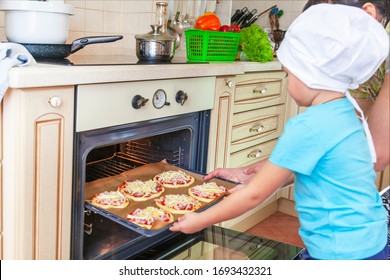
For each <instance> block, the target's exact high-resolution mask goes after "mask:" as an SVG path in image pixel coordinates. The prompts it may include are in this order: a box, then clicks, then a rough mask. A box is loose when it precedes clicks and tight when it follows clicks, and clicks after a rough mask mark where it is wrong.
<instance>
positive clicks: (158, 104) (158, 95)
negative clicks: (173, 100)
mask: <svg viewBox="0 0 390 280" xmlns="http://www.w3.org/2000/svg"><path fill="white" fill-rule="evenodd" d="M152 103H153V106H154V107H155V108H156V109H161V108H162V107H164V106H169V105H171V104H170V103H169V102H168V101H167V94H166V93H165V91H164V90H162V89H159V90H157V91H156V92H155V93H154V95H153V99H152Z"/></svg>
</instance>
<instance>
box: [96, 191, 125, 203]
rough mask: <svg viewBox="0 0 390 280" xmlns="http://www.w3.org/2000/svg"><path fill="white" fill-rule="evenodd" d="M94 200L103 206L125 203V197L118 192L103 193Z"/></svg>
mask: <svg viewBox="0 0 390 280" xmlns="http://www.w3.org/2000/svg"><path fill="white" fill-rule="evenodd" d="M94 200H96V201H97V202H98V203H100V204H104V205H120V204H122V203H124V202H125V201H126V197H125V196H124V195H123V194H122V193H120V192H119V191H105V192H102V193H100V194H99V195H98V196H96V197H95V198H94Z"/></svg>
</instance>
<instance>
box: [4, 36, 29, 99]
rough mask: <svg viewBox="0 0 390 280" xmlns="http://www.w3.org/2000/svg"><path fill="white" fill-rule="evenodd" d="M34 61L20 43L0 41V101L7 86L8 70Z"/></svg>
mask: <svg viewBox="0 0 390 280" xmlns="http://www.w3.org/2000/svg"><path fill="white" fill-rule="evenodd" d="M35 63H36V61H35V59H34V58H33V57H32V55H31V54H30V53H29V52H28V50H27V49H26V48H25V47H23V46H22V45H20V44H16V43H2V42H0V102H1V100H3V97H4V94H5V92H6V91H7V89H8V87H9V80H8V72H9V70H10V69H11V68H12V67H14V66H27V65H29V64H35Z"/></svg>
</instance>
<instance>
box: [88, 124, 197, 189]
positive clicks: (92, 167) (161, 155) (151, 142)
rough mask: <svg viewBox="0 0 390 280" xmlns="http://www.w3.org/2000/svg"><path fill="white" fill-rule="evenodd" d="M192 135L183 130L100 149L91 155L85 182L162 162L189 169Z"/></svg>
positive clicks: (188, 131) (93, 151)
mask: <svg viewBox="0 0 390 280" xmlns="http://www.w3.org/2000/svg"><path fill="white" fill-rule="evenodd" d="M191 136H192V135H191V131H190V130H181V131H176V132H171V133H169V134H162V135H158V136H153V137H148V138H142V139H138V140H133V141H126V142H124V143H119V144H116V145H109V146H105V147H101V148H96V149H94V150H92V151H91V152H90V153H89V154H88V156H87V162H86V179H85V181H86V182H91V181H94V180H97V179H100V178H105V177H109V176H115V175H118V174H120V173H122V172H125V171H127V170H131V169H134V168H137V167H139V166H142V165H145V164H148V163H153V162H158V161H161V160H166V161H167V162H168V163H169V164H172V165H175V166H180V167H182V168H187V169H188V168H189V166H188V165H189V159H190V150H191V147H190V146H189V143H190V139H191Z"/></svg>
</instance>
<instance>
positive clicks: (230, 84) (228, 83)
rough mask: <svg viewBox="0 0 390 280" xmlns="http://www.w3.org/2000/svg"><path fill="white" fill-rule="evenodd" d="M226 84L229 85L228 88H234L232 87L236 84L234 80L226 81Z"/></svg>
mask: <svg viewBox="0 0 390 280" xmlns="http://www.w3.org/2000/svg"><path fill="white" fill-rule="evenodd" d="M226 86H227V87H228V88H232V87H233V86H234V83H233V81H226Z"/></svg>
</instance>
